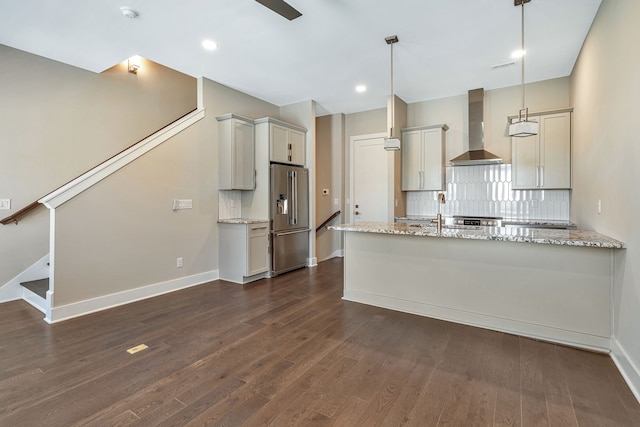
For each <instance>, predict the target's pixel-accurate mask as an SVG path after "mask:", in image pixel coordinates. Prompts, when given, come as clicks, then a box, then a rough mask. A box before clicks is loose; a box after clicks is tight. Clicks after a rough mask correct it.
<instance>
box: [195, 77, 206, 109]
mask: <svg viewBox="0 0 640 427" xmlns="http://www.w3.org/2000/svg"><path fill="white" fill-rule="evenodd" d="M196 84H197V90H198V101H197V102H198V104H197V105H198V110H204V78H203V77H198V79H197V83H196Z"/></svg>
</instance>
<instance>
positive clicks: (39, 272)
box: [0, 254, 50, 303]
mask: <svg viewBox="0 0 640 427" xmlns="http://www.w3.org/2000/svg"><path fill="white" fill-rule="evenodd" d="M48 262H49V255H48V254H47V255H45V256H43V257H42V258H40V259H39V260H38V261H36V262H35V263H33V264H32V265H30V266H29V267H28V268H27V269H26V270H24V271H23V272H22V273H19V274H18V275H17V276H16V277H14V278H13V279H11V280H9V281H8V282H7V283H5V284H4V285H2V286H0V303H3V302H8V301H15V300H19V299H21V298H23V297H24V294H23V289H24V288H23V287H22V286H21V285H20V283H23V282H29V281H31V280H38V279H46V278H47V277H49V271H50V270H49V266H48V265H47V263H48Z"/></svg>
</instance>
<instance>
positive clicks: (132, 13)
mask: <svg viewBox="0 0 640 427" xmlns="http://www.w3.org/2000/svg"><path fill="white" fill-rule="evenodd" d="M120 12H122V15H123V16H126V17H127V18H130V19H136V18H137V17H138V16H140V12H138V11H137V10H135V9H131V8H130V7H126V6H123V7H121V8H120Z"/></svg>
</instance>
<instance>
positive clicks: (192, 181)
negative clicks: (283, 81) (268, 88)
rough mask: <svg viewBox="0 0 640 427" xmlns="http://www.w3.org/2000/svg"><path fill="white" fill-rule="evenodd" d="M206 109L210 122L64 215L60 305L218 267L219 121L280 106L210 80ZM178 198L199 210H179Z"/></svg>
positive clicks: (60, 222) (73, 203) (59, 235)
mask: <svg viewBox="0 0 640 427" xmlns="http://www.w3.org/2000/svg"><path fill="white" fill-rule="evenodd" d="M204 106H205V108H206V117H205V118H204V119H202V120H201V121H199V122H197V123H196V124H195V125H193V126H191V127H190V128H188V129H187V130H185V131H184V132H182V133H180V134H178V135H177V136H175V137H174V138H172V139H171V140H169V141H167V142H165V143H164V144H162V145H160V146H159V147H157V148H155V149H153V150H152V151H151V152H149V153H147V154H146V155H145V156H143V157H141V158H139V159H138V160H136V161H135V162H133V163H131V164H129V165H128V166H126V167H125V168H123V169H122V170H120V171H118V172H117V173H115V174H114V175H111V176H110V177H109V178H107V179H105V180H103V181H101V182H100V183H98V184H97V185H95V186H94V187H91V188H90V189H89V190H87V191H85V192H84V193H82V194H80V195H79V196H78V197H76V198H74V199H72V200H70V201H69V202H67V203H66V204H64V205H63V206H61V207H60V208H58V209H57V211H56V242H62V243H60V244H59V245H57V246H56V267H55V268H56V269H55V293H54V307H59V306H61V305H65V304H69V303H72V302H77V301H82V300H86V299H89V298H95V297H98V296H104V295H109V294H112V293H115V292H120V291H126V290H131V289H135V288H138V287H142V286H145V285H150V284H156V283H161V282H165V281H169V280H173V279H178V278H181V277H185V276H191V275H195V274H200V273H206V272H210V271H213V270H217V269H218V226H217V222H216V221H217V219H218V173H217V168H218V122H217V121H216V119H215V117H216V116H218V115H222V114H225V113H228V112H234V113H236V114H240V115H243V116H249V117H263V116H268V115H274V114H277V112H278V107H276V106H274V105H272V104H269V103H267V102H264V101H261V100H259V99H256V98H253V97H250V96H248V95H245V94H243V93H241V92H238V91H235V90H233V89H230V88H228V87H225V86H223V85H220V84H218V83H215V82H213V81H210V80H204ZM175 198H180V199H192V200H193V209H191V210H182V211H178V212H173V211H172V210H171V206H172V205H171V204H172V200H173V199H175ZM80 229H82V230H83V232H78V230H80ZM178 257H182V258H183V260H184V267H183V268H177V267H176V258H178Z"/></svg>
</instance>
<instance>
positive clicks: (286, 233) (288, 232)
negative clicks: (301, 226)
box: [273, 230, 309, 237]
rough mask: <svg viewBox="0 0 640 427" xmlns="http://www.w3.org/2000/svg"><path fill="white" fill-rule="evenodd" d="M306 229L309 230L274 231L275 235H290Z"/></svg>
mask: <svg viewBox="0 0 640 427" xmlns="http://www.w3.org/2000/svg"><path fill="white" fill-rule="evenodd" d="M305 231H309V230H295V231H284V232H277V231H276V232H274V233H273V236H274V237H280V236H289V235H290V234H296V233H303V232H305Z"/></svg>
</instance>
